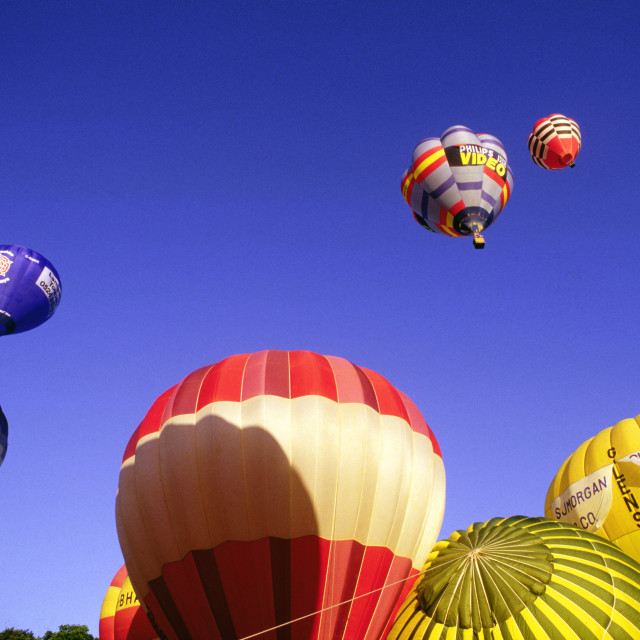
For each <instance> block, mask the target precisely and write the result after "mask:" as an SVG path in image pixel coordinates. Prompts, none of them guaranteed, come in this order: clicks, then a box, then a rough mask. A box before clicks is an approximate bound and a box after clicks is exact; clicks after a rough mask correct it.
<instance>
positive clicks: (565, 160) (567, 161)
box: [560, 153, 574, 167]
mask: <svg viewBox="0 0 640 640" xmlns="http://www.w3.org/2000/svg"><path fill="white" fill-rule="evenodd" d="M560 162H561V163H562V164H564V165H565V166H569V167H573V166H574V164H573V156H572V155H571V154H570V153H566V154H565V155H563V156H562V157H561V158H560Z"/></svg>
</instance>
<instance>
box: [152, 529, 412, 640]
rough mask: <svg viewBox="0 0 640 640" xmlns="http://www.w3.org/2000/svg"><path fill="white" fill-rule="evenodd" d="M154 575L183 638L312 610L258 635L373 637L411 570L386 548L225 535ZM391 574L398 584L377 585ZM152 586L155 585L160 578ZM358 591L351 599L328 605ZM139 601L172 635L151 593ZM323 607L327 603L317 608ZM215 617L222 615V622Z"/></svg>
mask: <svg viewBox="0 0 640 640" xmlns="http://www.w3.org/2000/svg"><path fill="white" fill-rule="evenodd" d="M212 572H213V574H215V575H213V576H212V575H211V574H212ZM162 575H163V578H160V579H159V580H161V581H163V582H164V585H166V586H164V587H163V589H165V591H166V592H167V594H170V596H171V601H170V602H167V601H166V599H165V603H164V606H165V607H167V608H166V611H173V613H172V614H171V616H172V617H173V618H174V619H175V620H177V621H178V622H177V624H179V621H180V620H182V621H184V624H185V625H186V626H187V627H188V629H189V631H188V632H185V631H183V632H182V635H184V637H187V635H190V636H191V637H193V638H194V640H201V639H204V638H207V639H212V640H213V639H216V638H224V640H227V639H232V638H241V637H244V636H246V635H251V634H253V633H258V632H260V631H265V630H267V629H271V628H272V627H273V626H275V625H276V624H277V623H282V622H291V621H292V620H295V619H297V618H301V617H303V616H308V615H309V614H313V613H316V612H318V613H317V615H312V616H309V617H308V618H305V620H301V621H299V622H296V623H293V624H289V625H286V626H285V627H283V628H282V629H281V630H279V631H278V632H273V633H271V634H265V635H264V636H261V640H262V638H268V639H270V640H284V639H286V638H291V640H308V639H309V638H333V639H335V640H340V639H344V640H348V639H352V638H365V637H366V638H368V639H370V640H378V638H380V637H382V631H383V629H384V628H385V627H386V626H387V624H388V622H389V620H390V618H391V615H392V613H393V610H394V608H396V605H397V600H398V598H399V596H400V595H401V593H402V592H403V589H404V590H405V591H406V588H405V587H404V583H402V582H401V581H402V580H403V579H404V578H406V577H408V576H409V575H415V571H412V569H411V561H410V560H409V559H407V558H400V557H395V556H394V555H393V553H392V552H391V551H390V550H389V549H386V548H382V547H364V546H363V545H361V544H360V543H358V542H356V541H354V540H334V541H331V540H326V539H323V538H318V537H317V536H305V537H302V538H296V539H294V540H290V541H289V540H283V539H275V538H263V539H261V540H257V541H255V542H225V543H223V544H221V545H219V546H218V547H217V548H216V549H215V551H213V552H211V551H204V550H203V551H198V552H196V553H194V554H191V553H190V554H188V555H187V557H186V558H185V560H184V561H182V562H175V563H171V564H168V565H165V566H164V567H163V569H162ZM200 578H201V579H202V583H201V580H200ZM396 581H398V582H400V584H398V585H396V586H393V587H387V588H385V589H382V590H381V589H380V588H381V587H383V586H384V585H385V584H388V583H391V582H396ZM153 582H154V583H157V581H153ZM207 582H209V583H211V584H213V583H216V582H217V583H218V584H219V587H215V588H213V589H209V590H208V589H207V587H206V586H205V584H203V583H207ZM154 586H155V589H154V590H157V589H158V588H159V586H160V585H159V584H155V585H154ZM220 589H223V591H220ZM161 591H162V589H161ZM371 591H373V593H371V594H370V595H367V594H369V593H370V592H371ZM205 593H206V594H207V598H205V597H204V594H205ZM360 595H361V596H363V597H362V598H358V599H356V600H354V601H353V602H352V603H351V604H346V605H343V606H335V605H339V604H340V603H342V602H344V601H350V600H351V599H352V598H353V597H354V596H360ZM145 602H146V604H147V605H148V606H149V607H150V608H151V609H152V611H153V615H154V616H155V619H156V620H157V621H158V622H159V623H160V624H161V626H162V627H163V630H164V631H165V633H167V634H168V635H169V637H170V638H172V639H173V638H175V637H176V635H175V632H177V629H176V630H175V632H172V631H171V629H170V627H169V626H168V625H169V621H168V619H167V618H166V617H165V616H164V613H163V612H161V611H158V608H157V607H158V602H157V601H156V600H155V598H154V597H153V592H152V593H151V594H150V596H149V597H147V598H146V599H145ZM201 607H204V609H205V613H203V612H202V610H201V609H200V608H201ZM323 608H325V609H327V610H326V611H324V612H323V613H319V612H320V610H321V609H323ZM212 609H213V610H214V611H217V613H216V616H217V617H216V622H217V623H218V624H217V626H216V627H214V628H212V627H211V624H210V622H209V621H210V620H211V613H210V612H211V610H212ZM279 609H280V612H279V613H278V610H279ZM218 616H222V617H227V616H228V620H229V622H224V621H220V620H219V617H218ZM218 628H219V631H218ZM167 629H169V631H167ZM365 632H366V636H365ZM178 633H180V632H178Z"/></svg>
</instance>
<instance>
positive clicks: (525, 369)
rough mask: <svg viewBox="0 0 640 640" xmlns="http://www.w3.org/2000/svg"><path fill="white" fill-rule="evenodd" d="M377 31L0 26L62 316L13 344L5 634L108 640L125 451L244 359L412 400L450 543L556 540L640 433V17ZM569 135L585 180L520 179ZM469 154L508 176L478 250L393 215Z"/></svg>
mask: <svg viewBox="0 0 640 640" xmlns="http://www.w3.org/2000/svg"><path fill="white" fill-rule="evenodd" d="M364 6H365V4H363V3H360V2H358V3H356V2H328V1H323V2H295V1H292V2H255V3H252V2H237V3H222V2H212V3H210V2H189V3H186V2H165V1H160V2H150V1H142V2H134V3H132V2H125V1H123V0H114V1H113V2H80V1H68V2H61V1H51V2H35V1H31V2H30V1H23V0H4V1H3V2H2V3H1V4H0V56H1V58H0V59H1V60H2V72H1V75H0V104H1V107H2V110H1V113H2V122H1V125H0V220H1V222H2V224H1V225H0V244H20V245H24V246H27V247H30V248H32V249H35V250H37V251H39V252H41V253H43V254H44V255H45V256H46V257H47V258H49V260H51V261H52V262H53V264H54V265H55V266H56V268H57V269H58V271H59V273H60V276H61V281H62V288H63V294H62V303H61V305H60V307H59V309H58V311H57V312H56V314H55V315H54V317H53V318H52V319H51V320H50V321H49V322H47V323H46V324H45V325H43V326H41V327H40V328H38V329H36V330H33V331H31V332H29V333H25V334H21V335H14V336H8V337H5V338H2V339H0V354H1V360H0V362H1V373H0V404H1V405H2V408H3V410H4V412H5V414H6V416H7V418H8V420H9V425H10V433H9V449H8V452H7V457H6V460H5V462H4V464H3V466H2V467H1V468H0V540H1V541H2V543H1V545H0V548H1V554H2V556H1V561H0V566H1V570H0V629H4V628H5V627H7V626H13V627H17V628H30V629H32V630H33V631H34V632H35V633H36V634H38V635H40V634H43V633H44V632H45V631H46V630H47V629H56V628H57V627H58V625H60V624H86V625H88V626H89V628H90V630H91V631H92V632H93V633H94V634H95V635H97V633H98V617H99V613H100V606H101V603H102V599H103V597H104V594H105V593H106V590H107V587H108V585H109V582H110V581H111V579H112V577H113V575H114V574H115V572H116V571H117V569H118V568H119V567H120V565H121V564H122V555H121V552H120V547H119V544H118V538H117V534H116V527H115V518H114V502H115V493H116V489H117V482H118V472H119V468H120V461H121V456H122V453H123V451H124V447H125V445H126V443H127V441H128V439H129V437H130V435H131V433H132V432H133V430H134V429H135V427H136V426H137V425H138V423H139V421H140V420H141V419H142V417H143V416H144V414H145V412H146V410H147V409H148V407H149V406H150V405H151V403H152V402H153V400H155V398H156V397H157V396H158V395H159V394H160V393H162V392H163V391H164V390H165V389H166V388H168V387H169V386H171V385H173V384H175V383H176V382H178V381H179V380H180V379H182V378H183V377H184V376H185V375H186V374H188V373H189V372H190V371H192V370H193V369H196V368H197V367H200V366H204V365H207V364H211V363H213V362H217V361H218V360H221V359H222V358H224V357H226V356H228V355H232V354H235V353H243V352H251V351H257V350H260V349H265V348H272V349H309V350H312V351H317V352H319V353H323V354H330V355H338V356H342V357H345V358H348V359H349V360H352V361H353V362H355V363H356V364H358V365H362V366H365V367H368V368H371V369H374V370H376V371H378V372H379V373H381V374H382V375H384V376H385V377H386V378H388V379H389V380H390V381H391V382H392V384H394V385H396V386H397V387H399V388H400V389H402V390H403V391H405V392H406V393H407V394H408V395H409V396H410V397H411V398H412V399H413V400H414V401H415V402H416V404H417V405H418V406H419V408H420V409H421V410H422V412H423V414H424V416H425V418H426V420H427V422H428V423H429V424H430V426H431V427H432V429H433V431H434V432H435V434H436V436H437V438H438V440H439V442H440V445H441V448H442V451H443V456H444V462H445V469H446V472H447V506H446V512H445V518H444V523H443V528H442V532H441V537H446V536H448V535H449V533H450V532H451V531H452V530H454V529H457V528H461V527H466V526H467V525H468V524H470V523H471V522H473V521H478V520H486V519H487V518H489V517H492V516H496V515H503V516H507V515H514V514H525V515H542V512H543V508H544V498H545V494H546V491H547V487H548V485H549V483H550V481H551V479H552V477H553V475H554V474H555V472H556V470H557V468H558V466H559V465H560V464H561V463H562V462H563V460H564V459H565V458H566V456H568V455H569V454H570V453H571V452H572V451H573V450H574V449H575V448H576V447H577V446H578V445H579V444H580V443H582V442H583V441H584V440H586V439H587V438H589V437H591V436H592V435H594V434H595V433H596V432H597V431H599V430H601V429H603V428H605V427H607V426H610V425H611V424H613V423H615V422H617V421H618V420H620V419H622V418H626V417H631V416H634V415H637V414H638V413H640V397H639V391H638V389H639V387H638V383H639V381H640V375H639V374H638V362H639V361H640V340H639V338H638V322H639V318H640V260H639V259H638V255H639V248H640V244H639V242H638V241H639V236H640V228H639V225H638V211H637V209H638V207H637V201H638V173H639V169H640V162H639V160H638V158H639V155H638V149H639V148H640V128H639V127H638V115H639V108H638V102H639V99H640V90H639V88H638V82H637V79H638V77H640V68H639V66H640V63H639V61H640V45H639V44H638V42H639V41H638V37H637V26H638V24H639V22H640V5H638V4H637V2H635V1H632V0H628V1H623V2H616V1H613V2H610V3H606V4H603V3H600V4H598V5H597V8H596V5H590V4H579V3H578V4H576V3H569V4H561V3H551V2H538V3H535V4H533V3H524V2H521V3H511V4H509V3H504V2H495V3H491V2H485V3H479V2H472V1H468V0H465V1H462V0H461V1H458V2H451V1H449V0H448V1H446V2H438V1H434V2H430V3H423V6H421V5H420V3H415V2H412V3H403V4H400V3H397V2H393V3H392V2H387V3H382V2H370V3H366V6H367V8H366V9H364V8H363V7H364ZM525 7H526V8H525ZM554 112H560V113H564V114H566V115H568V116H570V117H572V118H574V119H575V120H577V121H578V122H579V124H580V126H581V129H582V135H583V149H582V151H581V153H580V155H579V157H578V160H577V162H576V167H575V169H565V170H563V171H557V172H550V171H544V170H543V169H541V168H539V167H537V166H535V165H534V164H533V162H532V161H531V160H530V158H529V154H528V150H527V144H526V143H527V136H528V133H529V131H530V130H531V128H532V126H533V124H534V123H535V121H536V120H537V119H538V118H541V117H543V116H547V115H549V114H551V113H554ZM454 124H464V125H467V126H469V127H471V128H472V129H474V130H475V131H477V132H479V133H480V132H487V133H492V134H494V135H496V136H497V137H498V138H500V139H501V140H502V142H503V143H504V145H505V147H506V149H507V153H508V155H509V162H510V165H511V166H512V168H513V172H514V190H513V194H512V197H511V200H510V201H509V203H508V204H507V206H506V207H505V209H504V211H503V212H502V214H501V216H500V219H499V220H498V221H497V223H496V224H495V225H494V226H492V227H491V228H490V229H489V230H488V231H487V233H486V234H485V237H486V241H487V246H486V249H485V250H484V251H475V250H474V249H473V248H472V244H471V240H470V239H465V240H459V239H449V238H446V237H444V236H436V235H434V234H430V233H428V232H427V231H425V230H423V229H422V228H421V227H420V226H418V224H416V223H415V222H414V221H413V219H412V217H411V214H410V211H409V209H408V207H407V205H406V204H405V202H404V201H403V199H402V195H401V193H400V178H401V176H402V173H403V171H404V170H405V168H406V167H407V166H408V165H409V162H410V158H411V152H412V150H413V147H414V145H415V144H417V142H419V141H420V140H421V139H422V138H424V137H427V136H438V135H440V134H441V133H442V132H443V131H444V130H445V129H446V128H447V127H449V126H450V125H454Z"/></svg>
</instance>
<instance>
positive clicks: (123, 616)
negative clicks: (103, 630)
mask: <svg viewBox="0 0 640 640" xmlns="http://www.w3.org/2000/svg"><path fill="white" fill-rule="evenodd" d="M155 638H157V634H156V632H155V631H154V629H153V627H152V626H151V623H150V622H149V618H147V616H146V614H145V612H144V610H143V609H142V607H141V606H140V604H139V603H138V604H137V605H135V606H131V607H126V608H124V609H119V610H118V611H116V617H115V624H114V640H154V639H155ZM100 640H102V637H101V638H100Z"/></svg>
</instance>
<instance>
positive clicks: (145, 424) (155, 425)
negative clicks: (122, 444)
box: [122, 387, 175, 462]
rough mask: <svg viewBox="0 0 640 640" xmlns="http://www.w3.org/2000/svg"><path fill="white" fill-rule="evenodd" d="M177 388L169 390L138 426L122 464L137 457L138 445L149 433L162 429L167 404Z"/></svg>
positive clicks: (125, 451)
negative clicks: (161, 424)
mask: <svg viewBox="0 0 640 640" xmlns="http://www.w3.org/2000/svg"><path fill="white" fill-rule="evenodd" d="M174 389H175V387H171V388H170V389H167V390H166V391H165V392H164V393H163V394H162V395H161V396H159V397H158V398H157V399H156V401H155V402H154V403H153V404H152V405H151V408H150V409H149V411H147V415H146V416H145V417H144V418H143V420H142V422H141V423H140V424H139V425H138V428H137V429H136V430H135V431H134V432H133V435H132V436H131V439H130V440H129V442H128V444H127V446H126V448H125V450H124V455H123V456H122V462H124V461H125V460H127V459H128V458H131V457H132V456H133V455H135V452H136V445H137V444H138V442H139V441H140V440H141V439H142V438H143V437H144V436H146V435H148V434H149V433H155V432H156V431H158V429H159V428H160V420H161V419H162V415H163V414H164V410H165V407H166V406H167V402H169V399H170V397H171V394H172V393H173V390H174Z"/></svg>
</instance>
